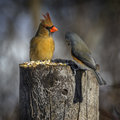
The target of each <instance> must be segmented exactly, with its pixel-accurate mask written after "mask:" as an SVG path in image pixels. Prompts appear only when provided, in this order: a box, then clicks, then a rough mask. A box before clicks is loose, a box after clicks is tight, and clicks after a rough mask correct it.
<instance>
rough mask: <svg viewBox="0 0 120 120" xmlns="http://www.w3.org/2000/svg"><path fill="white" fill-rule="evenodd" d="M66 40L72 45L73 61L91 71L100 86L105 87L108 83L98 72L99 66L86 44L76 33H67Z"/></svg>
mask: <svg viewBox="0 0 120 120" xmlns="http://www.w3.org/2000/svg"><path fill="white" fill-rule="evenodd" d="M65 39H66V41H67V42H68V44H70V45H71V55H72V57H73V59H74V60H75V61H76V62H77V63H79V65H80V67H81V68H82V69H91V70H92V71H93V73H94V74H95V76H96V78H97V80H98V83H99V84H100V85H105V84H106V82H105V81H104V80H103V78H102V77H101V76H100V74H99V72H98V71H97V69H98V67H99V65H98V64H96V62H95V60H94V58H93V57H92V54H91V51H90V50H89V48H88V47H87V45H86V44H85V42H84V41H83V40H82V39H81V38H80V37H79V36H78V35H77V34H76V33H72V32H67V33H66V34H65Z"/></svg>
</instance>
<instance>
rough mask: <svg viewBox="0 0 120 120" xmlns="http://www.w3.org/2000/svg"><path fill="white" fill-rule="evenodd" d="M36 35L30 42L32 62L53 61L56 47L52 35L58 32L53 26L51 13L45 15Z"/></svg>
mask: <svg viewBox="0 0 120 120" xmlns="http://www.w3.org/2000/svg"><path fill="white" fill-rule="evenodd" d="M43 17H44V19H41V23H40V25H39V28H38V30H37V33H36V35H35V36H34V37H33V38H32V40H31V41H30V60H31V61H36V60H42V61H44V60H51V59H52V57H53V53H54V49H55V45H54V40H53V37H52V33H54V32H56V31H58V29H57V28H56V27H55V26H54V25H53V23H52V21H51V18H50V15H49V13H46V14H45V15H43Z"/></svg>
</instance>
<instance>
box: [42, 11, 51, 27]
mask: <svg viewBox="0 0 120 120" xmlns="http://www.w3.org/2000/svg"><path fill="white" fill-rule="evenodd" d="M42 15H43V17H44V19H41V24H42V25H44V26H45V27H49V26H52V25H53V23H52V21H51V18H50V15H49V13H48V12H47V13H46V14H42Z"/></svg>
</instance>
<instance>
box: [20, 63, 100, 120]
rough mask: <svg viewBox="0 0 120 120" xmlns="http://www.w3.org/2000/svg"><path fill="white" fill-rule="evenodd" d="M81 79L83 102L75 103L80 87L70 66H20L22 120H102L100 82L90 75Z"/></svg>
mask: <svg viewBox="0 0 120 120" xmlns="http://www.w3.org/2000/svg"><path fill="white" fill-rule="evenodd" d="M81 72H82V74H80V73H81ZM79 75H80V76H81V77H80V79H81V87H82V96H83V101H82V102H81V103H80V102H77V103H73V101H74V99H75V93H76V89H77V88H76V87H77V85H78V83H76V80H75V78H76V77H75V75H74V74H73V72H72V70H71V68H70V66H68V65H62V64H58V63H57V64H39V65H29V66H24V65H20V100H19V102H20V120H99V87H98V83H97V80H96V78H95V76H94V74H93V73H92V72H91V71H86V72H84V73H83V71H81V70H78V71H77V72H76V76H79ZM78 78H79V77H78ZM78 91H79V90H78ZM79 93H81V92H79Z"/></svg>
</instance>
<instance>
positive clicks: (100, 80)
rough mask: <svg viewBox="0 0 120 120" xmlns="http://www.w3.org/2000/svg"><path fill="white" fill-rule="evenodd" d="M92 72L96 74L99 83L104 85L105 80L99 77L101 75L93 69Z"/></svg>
mask: <svg viewBox="0 0 120 120" xmlns="http://www.w3.org/2000/svg"><path fill="white" fill-rule="evenodd" d="M94 74H95V76H96V79H97V81H98V83H99V85H106V82H105V80H104V79H103V78H102V77H101V75H100V74H99V73H98V72H97V71H94Z"/></svg>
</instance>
